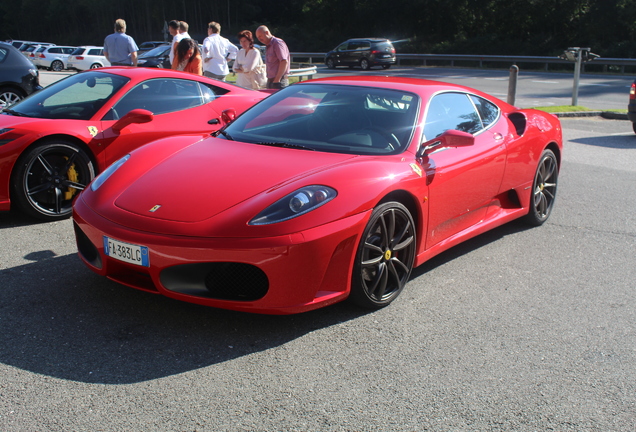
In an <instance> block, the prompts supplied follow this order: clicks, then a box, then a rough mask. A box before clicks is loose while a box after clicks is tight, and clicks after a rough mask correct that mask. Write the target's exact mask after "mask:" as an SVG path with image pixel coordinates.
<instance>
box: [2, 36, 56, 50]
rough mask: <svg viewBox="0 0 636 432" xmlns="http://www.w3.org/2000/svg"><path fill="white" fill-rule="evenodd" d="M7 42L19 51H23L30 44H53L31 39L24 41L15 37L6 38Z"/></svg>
mask: <svg viewBox="0 0 636 432" xmlns="http://www.w3.org/2000/svg"><path fill="white" fill-rule="evenodd" d="M7 43H9V44H11V45H13V46H14V47H15V48H17V49H18V50H19V51H20V52H21V53H22V52H24V51H25V50H26V49H27V48H29V47H30V46H32V45H40V46H50V45H55V44H53V43H49V42H33V41H24V40H16V39H12V40H8V41H7Z"/></svg>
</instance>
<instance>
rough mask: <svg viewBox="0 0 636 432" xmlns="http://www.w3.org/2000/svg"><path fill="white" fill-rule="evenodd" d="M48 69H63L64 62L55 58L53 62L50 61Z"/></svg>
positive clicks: (60, 70)
mask: <svg viewBox="0 0 636 432" xmlns="http://www.w3.org/2000/svg"><path fill="white" fill-rule="evenodd" d="M49 70H52V71H55V72H62V71H63V70H64V63H62V62H61V61H59V60H55V61H54V62H53V63H51V67H50V68H49Z"/></svg>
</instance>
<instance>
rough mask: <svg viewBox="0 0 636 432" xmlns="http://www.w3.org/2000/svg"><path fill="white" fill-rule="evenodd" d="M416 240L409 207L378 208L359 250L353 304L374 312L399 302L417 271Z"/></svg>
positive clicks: (395, 204)
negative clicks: (395, 301) (396, 301)
mask: <svg viewBox="0 0 636 432" xmlns="http://www.w3.org/2000/svg"><path fill="white" fill-rule="evenodd" d="M415 239H416V235H415V223H414V222H413V217H412V216H411V213H410V212H409V211H408V209H407V208H406V207H405V206H403V205H402V204H400V203H398V202H387V203H384V204H381V205H379V206H378V207H376V208H375V209H374V210H373V213H372V214H371V218H370V219H369V223H368V224H367V226H366V228H365V230H364V233H363V234H362V238H361V240H360V244H359V246H358V251H357V253H356V259H355V263H354V269H353V277H352V280H351V293H350V295H349V300H350V301H352V302H353V303H355V304H357V305H358V306H362V307H365V308H372V309H378V308H381V307H384V306H386V305H388V304H389V303H391V302H392V301H393V300H395V299H396V298H397V296H399V295H400V293H401V292H402V289H403V288H404V286H405V285H406V282H407V281H408V279H409V276H410V275H411V270H412V269H413V263H414V262H415V254H416V241H415Z"/></svg>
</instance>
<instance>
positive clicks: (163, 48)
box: [139, 45, 170, 58]
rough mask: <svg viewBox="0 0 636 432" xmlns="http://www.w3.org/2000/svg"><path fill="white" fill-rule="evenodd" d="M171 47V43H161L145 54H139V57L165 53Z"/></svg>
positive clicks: (156, 55)
mask: <svg viewBox="0 0 636 432" xmlns="http://www.w3.org/2000/svg"><path fill="white" fill-rule="evenodd" d="M169 49H170V45H161V46H158V47H156V48H153V49H151V50H150V51H146V52H145V53H143V54H140V55H139V58H143V57H158V56H160V55H163V54H165V53H166V52H167V51H168V50H169Z"/></svg>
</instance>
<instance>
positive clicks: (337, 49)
mask: <svg viewBox="0 0 636 432" xmlns="http://www.w3.org/2000/svg"><path fill="white" fill-rule="evenodd" d="M347 49H349V44H348V43H347V42H345V43H343V44H341V45H340V46H339V47H338V48H336V51H346V50H347Z"/></svg>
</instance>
